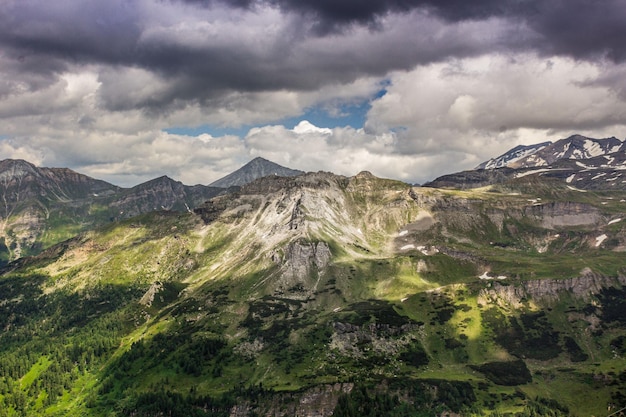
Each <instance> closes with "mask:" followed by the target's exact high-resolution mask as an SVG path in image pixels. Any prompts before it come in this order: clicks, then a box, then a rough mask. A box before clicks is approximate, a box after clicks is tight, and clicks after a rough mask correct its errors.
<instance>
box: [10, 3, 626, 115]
mask: <svg viewBox="0 0 626 417" xmlns="http://www.w3.org/2000/svg"><path fill="white" fill-rule="evenodd" d="M183 5H184V6H185V7H187V8H189V7H191V8H194V9H197V10H198V16H193V17H194V18H196V19H197V20H199V21H201V20H202V18H207V19H211V18H213V15H212V13H213V11H215V10H216V13H217V17H215V19H218V20H219V18H220V17H219V12H220V11H221V12H224V10H226V12H225V13H228V9H237V10H239V11H240V12H244V11H245V12H247V13H256V12H257V11H260V10H263V9H264V8H265V9H267V7H268V6H271V7H274V8H276V9H277V10H280V11H281V12H282V13H283V17H284V19H285V20H287V21H288V20H289V19H291V20H292V23H291V25H289V24H285V25H284V27H282V29H281V30H282V32H281V33H279V34H274V35H273V36H274V37H271V38H270V37H268V38H267V39H264V37H265V35H264V33H263V32H262V31H261V29H259V28H257V30H258V34H257V38H255V39H251V38H244V37H243V36H241V37H240V34H239V31H240V30H241V28H238V27H237V26H236V23H233V24H232V25H231V26H230V27H228V26H222V27H220V30H223V31H225V32H227V33H229V34H230V39H229V41H227V42H221V43H220V41H214V40H213V38H212V37H211V36H208V35H206V36H205V38H204V39H203V40H202V42H199V43H198V42H196V43H194V42H190V41H189V39H187V38H184V36H192V33H193V30H188V31H187V32H185V34H184V35H180V34H179V33H176V31H173V30H172V31H170V30H169V29H168V28H170V27H172V26H174V25H175V24H177V23H180V24H183V25H184V24H186V21H185V20H184V19H186V18H189V16H190V14H189V11H188V10H187V11H184V12H181V16H182V17H181V18H182V19H183V21H181V22H176V20H175V19H176V17H172V18H171V19H169V20H168V17H167V16H166V15H167V14H169V13H172V14H174V16H176V13H178V12H179V10H178V9H177V8H180V7H181V6H183ZM157 6H158V7H157ZM142 7H143V9H142ZM220 8H221V9H220ZM409 12H411V13H414V14H413V15H412V16H415V17H416V18H417V16H420V19H422V20H420V22H419V23H420V25H425V24H426V23H425V19H427V17H425V16H430V17H436V19H434V21H436V22H438V23H437V24H434V26H433V28H434V29H433V30H434V31H437V32H438V33H441V32H445V35H444V36H440V37H439V38H437V40H436V41H431V40H430V36H431V33H430V32H429V30H430V28H429V27H428V26H427V25H426V26H424V27H421V26H420V27H419V28H413V29H410V30H408V31H407V32H406V35H403V34H401V33H396V34H395V38H394V39H391V38H389V39H386V38H385V35H386V34H388V33H389V32H391V31H393V30H395V29H396V28H394V27H393V26H389V25H391V24H390V23H389V22H384V20H385V18H386V17H389V16H391V15H395V16H398V15H400V14H403V13H409ZM185 13H187V14H185ZM489 18H499V19H503V20H505V21H508V22H510V26H511V27H512V28H513V27H522V28H530V29H531V30H528V29H526V30H527V32H524V30H521V31H520V30H519V29H517V30H516V29H511V30H510V31H502V30H500V31H499V32H494V33H493V34H491V35H489V33H488V34H487V35H486V36H484V37H483V38H477V39H472V37H471V36H469V37H468V36H467V33H464V32H462V31H458V32H457V31H456V29H455V24H458V23H460V22H478V21H485V20H487V19H489ZM431 21H432V19H431ZM163 22H165V23H163ZM394 22H395V21H394ZM625 22H626V7H624V0H604V1H593V0H567V1H565V0H548V1H546V0H482V1H467V0H343V1H340V0H180V1H175V0H161V1H158V2H155V3H150V2H148V1H143V2H141V1H128V0H111V1H99V0H98V1H96V0H83V1H64V2H37V1H12V2H9V3H8V4H7V5H6V6H5V5H3V7H2V9H1V10H0V47H1V48H2V50H3V55H4V58H5V64H4V69H3V70H4V72H5V74H8V75H9V78H10V77H11V74H14V76H15V78H19V79H21V80H26V81H25V83H26V84H28V86H29V88H30V89H37V88H40V87H41V86H42V85H45V84H46V82H48V83H52V82H54V79H56V77H58V75H59V74H61V73H62V72H64V71H67V70H68V69H69V68H71V66H72V65H105V66H108V67H110V68H113V69H114V70H115V69H116V68H138V69H144V70H145V71H147V72H150V73H153V74H156V75H157V76H158V77H159V79H161V80H163V81H164V85H163V87H162V88H160V89H155V91H153V93H152V94H150V95H144V96H132V95H128V94H125V93H126V92H125V91H123V90H122V89H120V88H119V87H118V86H116V85H115V83H114V81H115V80H114V76H113V77H109V78H108V80H109V81H110V82H109V83H105V84H104V85H103V91H102V99H103V103H104V105H105V106H106V107H107V108H108V109H110V110H126V109H131V108H146V109H148V110H149V111H160V110H163V111H167V107H172V108H183V107H184V106H185V103H188V102H191V103H200V104H204V103H207V102H210V101H213V100H216V99H219V98H220V97H223V96H224V95H225V94H227V93H228V92H232V91H239V92H258V91H280V90H292V91H312V90H315V89H318V88H320V87H323V86H326V85H329V84H342V83H349V82H352V81H354V80H356V79H357V78H359V77H363V76H381V75H384V74H386V73H387V72H389V71H393V70H407V69H410V68H412V67H414V66H415V65H419V64H427V63H430V62H438V61H439V62H440V61H442V60H445V59H448V58H464V57H468V56H475V55H480V54H483V53H487V52H494V51H496V52H498V51H499V52H505V51H507V50H511V51H520V50H535V51H538V52H539V53H541V54H545V55H551V54H556V55H568V56H572V57H575V58H578V59H596V58H598V57H608V58H609V59H612V60H614V61H616V62H621V61H624V60H626V43H625V42H623V39H626V24H624V23H625ZM161 24H163V27H164V28H165V29H164V30H163V32H162V33H159V34H157V35H154V33H151V32H150V30H151V29H153V28H154V27H159V26H160V25H161ZM168 25H169V26H168ZM385 25H387V26H385ZM485 25H486V26H485V28H483V32H489V31H488V30H485V29H486V28H487V27H489V25H490V23H486V24H485ZM363 27H365V28H366V29H365V32H368V30H369V33H370V34H373V35H372V38H371V39H370V40H363V41H362V44H359V43H358V42H359V40H358V39H350V38H349V37H350V30H349V29H355V28H356V29H361V30H363ZM442 28H445V31H444V30H442ZM184 29H185V28H184V27H183V30H184ZM365 35H367V33H365ZM365 35H364V36H365ZM181 36H182V38H181ZM324 39H329V40H330V41H329V42H327V43H325V44H323V46H321V47H319V46H315V47H313V48H311V49H309V50H307V49H306V48H307V45H308V42H317V41H319V42H323V40H324ZM346 39H348V40H347V41H346ZM374 39H376V41H375V42H370V41H372V40H374ZM379 39H382V40H381V41H378V40H379ZM365 42H370V44H363V43H365ZM259 44H260V45H261V46H260V47H259ZM259 49H260V50H259ZM6 58H9V60H7V59H6ZM7 62H11V64H7ZM26 74H31V75H28V76H27V75H26ZM34 74H37V76H35V75H34ZM46 75H47V76H48V78H49V80H48V81H46ZM102 80H107V78H106V74H105V75H102ZM10 88H11V86H9V85H7V86H2V85H0V94H2V93H3V92H6V91H8V90H9V89H10ZM130 92H132V89H131V90H130Z"/></svg>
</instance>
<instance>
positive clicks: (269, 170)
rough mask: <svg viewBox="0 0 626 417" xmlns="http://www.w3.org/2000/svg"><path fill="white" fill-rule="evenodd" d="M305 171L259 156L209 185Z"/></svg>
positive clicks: (239, 182) (216, 185)
mask: <svg viewBox="0 0 626 417" xmlns="http://www.w3.org/2000/svg"><path fill="white" fill-rule="evenodd" d="M303 173H304V172H303V171H299V170H296V169H291V168H286V167H284V166H282V165H278V164H277V163H275V162H272V161H268V160H267V159H265V158H262V157H260V156H257V157H256V158H254V159H253V160H251V161H250V162H248V163H247V164H245V165H244V166H242V167H241V168H239V169H238V170H236V171H234V172H232V173H230V174H228V175H226V176H225V177H222V178H220V179H219V180H217V181H215V182H213V183H211V184H209V185H210V186H211V187H221V188H228V187H234V186H242V185H246V184H248V183H251V182H252V181H254V180H256V179H258V178H262V177H267V176H269V175H276V176H279V177H295V176H297V175H301V174H303Z"/></svg>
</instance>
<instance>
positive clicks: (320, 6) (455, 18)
mask: <svg viewBox="0 0 626 417" xmlns="http://www.w3.org/2000/svg"><path fill="white" fill-rule="evenodd" d="M188 1H191V2H195V1H196V0H188ZM197 1H199V2H202V1H201V0H197ZM214 1H216V0H213V1H211V3H212V2H214ZM223 1H224V2H225V3H228V4H232V5H234V6H237V7H252V6H254V5H255V4H259V3H269V4H273V5H277V6H278V7H280V8H281V9H283V10H285V11H289V12H295V13H300V14H304V15H309V16H313V17H314V18H315V19H317V26H316V27H317V28H318V29H320V32H321V33H325V32H326V31H332V30H333V29H338V28H341V27H342V26H343V25H345V24H352V23H359V24H375V23H376V21H377V20H378V19H379V18H380V17H382V16H385V15H387V14H389V13H402V12H406V11H410V10H415V9H422V10H426V11H429V12H430V13H432V14H433V15H435V16H438V17H440V18H442V19H444V20H446V21H448V22H460V21H466V20H482V19H488V18H491V17H502V18H508V19H511V20H513V21H523V22H525V23H526V24H527V25H528V26H529V27H530V28H532V29H533V30H534V31H536V33H537V34H539V35H540V36H541V41H540V42H537V43H534V44H532V45H526V46H527V47H533V48H536V49H538V50H541V51H543V52H544V53H546V54H563V55H569V56H572V57H574V58H582V59H588V58H594V57H599V56H606V57H608V58H609V59H611V60H613V61H616V62H623V61H624V60H626V43H625V42H623V40H624V39H626V3H625V2H624V0H602V1H598V0H477V1H468V0H343V1H337V0H258V1H256V2H255V1H253V0H249V1H244V0H233V1H229V0H223ZM204 3H205V4H206V3H207V2H206V1H205V2H204ZM511 42H512V43H515V41H514V40H511Z"/></svg>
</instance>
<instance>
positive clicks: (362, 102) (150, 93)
mask: <svg viewBox="0 0 626 417" xmlns="http://www.w3.org/2000/svg"><path fill="white" fill-rule="evenodd" d="M625 21H626V9H625V8H624V7H623V1H622V0H606V1H602V2H598V1H593V0H570V1H565V0H551V1H543V0H522V1H520V0H480V1H465V0H444V1H441V0H437V1H435V0H346V1H330V0H315V1H314V0H135V1H127V0H111V1H106V2H103V1H100V0H65V1H62V2H44V1H42V0H5V1H4V2H3V5H2V8H0V121H1V124H0V126H1V128H2V130H1V131H0V157H23V158H27V159H28V158H30V159H31V160H32V161H34V162H37V163H40V164H44V165H48V166H69V167H72V168H75V169H77V170H79V171H81V172H85V173H87V174H90V175H93V176H96V177H100V178H104V179H108V180H110V181H113V182H115V183H118V184H121V185H135V184H136V183H137V182H140V181H144V180H148V179H150V178H153V177H155V176H158V175H162V174H167V175H170V176H172V177H173V178H176V179H180V180H182V181H184V182H187V183H205V184H206V183H209V182H211V181H213V180H215V179H217V178H219V177H220V176H222V175H224V174H227V173H229V172H231V171H233V170H234V169H237V168H238V167H239V166H241V165H242V164H243V163H245V162H247V161H248V160H249V159H250V158H251V157H254V156H258V155H260V156H264V157H266V158H268V159H272V160H275V161H276V162H278V163H282V164H284V165H287V166H290V167H293V168H298V169H303V170H318V169H324V170H329V171H335V172H338V173H342V174H345V175H352V174H354V173H356V172H358V171H360V170H364V169H367V170H371V171H372V172H374V173H375V174H376V175H381V176H388V177H393V178H399V179H403V180H406V181H410V182H423V181H426V180H428V179H432V178H434V177H435V176H437V175H441V174H444V173H447V172H450V171H452V170H457V169H466V168H471V167H472V166H475V165H477V164H478V163H480V162H482V161H483V160H485V159H488V158H490V157H492V156H494V155H497V154H499V153H501V152H503V151H505V150H507V149H509V148H511V147H513V146H515V145H517V144H520V143H532V142H539V141H543V140H546V139H550V138H556V139H558V138H559V137H565V136H568V135H569V134H571V133H582V134H587V135H589V136H594V137H601V136H611V135H616V136H620V135H621V136H623V135H624V125H625V124H626V109H625V103H626V83H625V82H624V80H625V79H626V77H625V74H626V63H625V62H624V61H625V60H626V43H624V42H623V39H626V32H625V31H626V25H624V24H623V23H624V22H625ZM381 90H383V91H384V92H385V94H383V95H382V96H381V94H379V93H380V92H381ZM355 103H356V104H358V105H359V106H360V109H363V108H367V107H368V104H369V106H371V109H370V111H369V113H368V114H367V120H366V123H365V125H364V126H352V127H335V126H313V125H310V124H309V125H307V124H300V125H298V127H297V128H295V129H289V128H288V127H287V126H284V125H285V124H287V122H286V120H291V121H293V120H294V119H295V120H297V119H298V118H301V117H303V115H304V114H306V113H312V112H315V111H320V112H325V113H326V114H327V115H328V116H329V118H330V117H338V116H340V115H343V112H344V111H345V110H346V109H348V108H349V106H348V105H354V104H355ZM197 126H210V127H218V128H229V127H230V128H232V127H235V128H241V129H243V128H242V127H243V126H245V127H246V129H247V127H249V126H252V127H251V128H250V129H249V132H248V133H247V134H243V135H242V136H241V137H236V136H221V135H217V134H215V136H211V135H198V136H183V135H175V134H170V133H166V132H167V131H173V130H174V129H173V128H183V129H184V128H186V127H197ZM183 129H178V130H183Z"/></svg>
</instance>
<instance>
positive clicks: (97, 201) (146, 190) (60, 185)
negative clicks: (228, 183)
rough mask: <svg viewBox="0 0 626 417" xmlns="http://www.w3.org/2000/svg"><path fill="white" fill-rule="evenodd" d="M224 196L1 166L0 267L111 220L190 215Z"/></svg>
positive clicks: (167, 184) (204, 189)
mask: <svg viewBox="0 0 626 417" xmlns="http://www.w3.org/2000/svg"><path fill="white" fill-rule="evenodd" d="M224 192H225V191H224V190H223V189H221V188H217V187H209V186H202V185H196V186H192V187H190V186H186V185H184V184H182V183H180V182H177V181H174V180H172V179H170V178H167V177H161V178H157V179H154V180H151V181H148V182H146V183H143V184H140V185H137V186H135V187H132V188H129V189H124V188H120V187H117V186H114V185H112V184H109V183H107V182H105V181H101V180H97V179H93V178H91V177H88V176H86V175H82V174H79V173H77V172H75V171H72V170H70V169H67V168H38V167H36V166H34V165H33V164H31V163H29V162H26V161H22V160H4V161H0V194H1V196H2V202H3V204H2V207H0V265H1V264H3V263H6V262H7V261H10V260H14V259H17V258H19V257H22V256H28V255H34V254H37V253H39V252H40V251H41V250H42V249H44V248H47V247H49V246H50V245H52V244H55V243H58V242H60V241H63V240H65V239H68V238H71V237H73V236H75V235H76V234H78V233H80V232H82V231H85V230H89V229H91V228H94V227H97V226H99V225H103V224H106V223H108V222H111V221H114V220H119V219H124V218H129V217H134V216H137V215H140V214H143V213H147V212H150V211H154V210H192V209H193V208H195V207H197V206H199V205H200V204H202V203H204V202H205V201H206V200H208V199H209V198H211V197H213V196H216V195H218V194H221V193H224Z"/></svg>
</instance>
